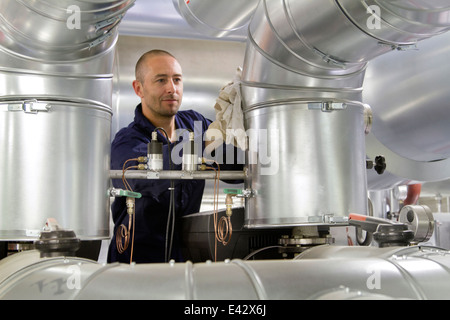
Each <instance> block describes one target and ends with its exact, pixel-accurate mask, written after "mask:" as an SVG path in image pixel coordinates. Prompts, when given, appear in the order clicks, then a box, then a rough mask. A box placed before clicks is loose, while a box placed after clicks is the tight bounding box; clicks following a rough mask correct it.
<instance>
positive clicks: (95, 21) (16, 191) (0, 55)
mask: <svg viewBox="0 0 450 320" xmlns="http://www.w3.org/2000/svg"><path fill="white" fill-rule="evenodd" d="M133 2H134V1H133V0H121V1H101V2H99V1H92V2H89V1H29V0H25V1H15V0H10V1H2V2H1V3H0V32H1V34H2V36H1V37H0V124H1V129H0V133H1V139H0V150H1V154H0V168H1V172H2V174H1V177H2V178H1V180H0V193H1V196H0V203H1V204H0V239H1V240H32V239H35V238H36V237H37V236H39V232H40V231H41V229H42V227H43V226H44V225H45V222H46V220H47V218H55V219H57V221H59V223H60V224H61V226H62V227H64V228H67V229H73V230H75V232H76V233H77V234H78V236H79V237H80V238H81V239H100V238H107V237H109V195H108V188H109V154H110V130H111V117H112V112H111V102H112V84H113V83H112V78H113V75H112V72H113V66H114V54H115V51H114V46H115V43H116V41H117V36H118V34H117V25H118V23H119V22H120V20H121V18H122V17H123V15H124V14H125V12H126V10H127V9H128V8H129V7H130V6H131V5H132V4H133Z"/></svg>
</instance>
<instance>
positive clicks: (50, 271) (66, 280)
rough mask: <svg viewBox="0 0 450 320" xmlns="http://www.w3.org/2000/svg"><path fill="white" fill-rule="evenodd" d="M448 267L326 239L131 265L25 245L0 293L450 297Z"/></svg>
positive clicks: (425, 256)
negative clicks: (281, 255)
mask: <svg viewBox="0 0 450 320" xmlns="http://www.w3.org/2000/svg"><path fill="white" fill-rule="evenodd" d="M449 270H450V254H449V252H448V251H445V250H441V249H438V248H433V247H417V246H416V247H408V248H399V247H391V248H384V249H381V248H375V247H340V246H328V245H325V246H319V247H315V248H312V249H308V250H307V251H305V252H304V253H303V254H301V255H300V256H298V259H295V260H265V261H243V260H231V261H230V260H226V261H224V262H214V263H213V262H210V261H208V262H205V263H196V264H193V263H191V262H186V263H166V264H159V263H158V264H131V265H129V264H119V263H114V264H106V265H104V264H98V263H95V262H94V261H90V260H85V259H80V258H75V257H59V258H39V252H38V251H27V252H22V253H18V254H15V255H12V256H10V257H7V258H5V259H3V260H2V261H0V299H5V300H6V299H20V300H27V299H46V300H47V299H59V300H66V299H67V300H70V299H86V300H92V299H94V300H97V299H115V300H124V299H133V300H136V299H147V300H148V299H158V300H165V299H169V300H174V299H181V300H183V299H189V300H197V299H199V300H203V299H206V300H241V299H244V300H266V299H269V300H292V299H297V300H300V299H340V300H343V299H417V300H423V299H450V287H449V286H450V273H449ZM436 283H439V285H438V286H437V285H436Z"/></svg>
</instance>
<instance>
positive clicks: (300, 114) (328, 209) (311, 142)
mask: <svg viewBox="0 0 450 320" xmlns="http://www.w3.org/2000/svg"><path fill="white" fill-rule="evenodd" d="M449 26H450V21H449V8H448V5H445V3H444V2H442V1H438V2H436V3H433V4H430V3H428V2H422V1H420V2H414V3H411V2H410V1H394V2H393V1H364V2H361V1H352V0H340V1H329V0H317V1H298V0H295V1H294V0H261V1H260V3H259V5H258V7H257V9H256V11H255V14H254V16H253V19H252V21H251V22H250V25H249V36H248V44H247V51H246V57H245V61H244V68H243V79H242V97H243V101H244V104H243V109H244V113H245V121H246V128H247V129H256V130H261V129H264V130H278V131H277V132H278V139H273V140H271V141H269V142H268V143H267V144H268V147H267V148H266V149H270V150H275V152H278V153H279V154H280V163H279V167H278V168H277V169H278V170H277V171H276V173H274V174H267V175H261V171H262V169H264V165H262V164H261V163H257V164H250V165H249V179H247V187H248V188H250V189H252V190H253V194H255V195H256V196H255V197H253V198H250V199H247V202H246V210H247V213H246V221H247V225H248V226H249V227H258V226H265V225H270V226H274V225H280V226H285V225H293V224H307V223H313V224H327V223H330V224H333V223H339V222H340V221H344V220H345V217H346V216H348V213H350V212H359V213H365V212H366V210H367V208H366V194H367V193H366V190H367V182H366V181H367V180H366V172H365V170H366V169H365V157H366V153H365V137H364V135H362V134H361V132H363V131H365V132H364V134H368V132H367V130H365V129H364V128H363V127H365V126H366V125H367V124H365V123H364V119H365V117H364V116H363V114H364V112H365V111H364V110H367V108H366V106H364V105H363V104H362V94H361V93H362V85H363V80H364V75H365V69H366V65H367V63H368V62H369V61H370V60H372V59H374V58H375V57H377V56H380V55H382V54H384V53H387V52H389V51H391V50H394V49H398V50H402V49H407V48H410V47H411V46H414V44H415V43H416V42H417V41H419V40H422V39H426V38H428V37H430V36H433V35H437V34H440V33H442V32H445V31H446V30H448V28H449ZM258 153H259V154H261V151H259V150H258V151H257V156H256V157H258ZM252 157H253V158H255V156H254V155H252ZM291 180H294V181H295V180H296V181H299V182H298V183H297V184H296V183H290V182H289V181H291ZM308 190H313V192H309V191H308ZM261 208H264V209H261ZM263 210H265V212H262V211H263Z"/></svg>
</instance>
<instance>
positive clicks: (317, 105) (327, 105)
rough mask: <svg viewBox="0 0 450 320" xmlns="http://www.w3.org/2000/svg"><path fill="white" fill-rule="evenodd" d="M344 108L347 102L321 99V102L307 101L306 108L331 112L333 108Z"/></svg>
mask: <svg viewBox="0 0 450 320" xmlns="http://www.w3.org/2000/svg"><path fill="white" fill-rule="evenodd" d="M346 108H347V104H346V103H344V102H333V101H323V102H310V103H308V109H310V110H321V111H323V112H331V111H334V110H344V109H346Z"/></svg>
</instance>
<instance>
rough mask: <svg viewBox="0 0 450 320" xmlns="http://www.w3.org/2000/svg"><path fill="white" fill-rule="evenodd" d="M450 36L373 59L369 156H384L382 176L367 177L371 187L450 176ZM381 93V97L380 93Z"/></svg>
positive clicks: (366, 95) (368, 84)
mask: <svg viewBox="0 0 450 320" xmlns="http://www.w3.org/2000/svg"><path fill="white" fill-rule="evenodd" d="M449 56H450V33H448V32H447V33H444V34H441V35H438V36H436V37H433V38H430V39H426V40H424V41H421V42H420V43H419V44H418V45H417V48H410V49H409V50H406V51H394V52H391V53H388V54H386V55H383V56H381V57H378V58H376V59H374V60H373V61H371V62H370V63H369V65H368V67H367V71H366V77H365V79H364V91H363V100H364V102H365V103H368V104H369V105H370V106H371V107H372V111H373V127H372V131H371V133H370V134H369V135H368V136H367V139H366V145H367V154H368V155H369V156H370V157H373V156H375V155H378V154H383V155H384V156H385V158H386V163H387V165H388V166H387V168H386V172H385V173H384V174H383V175H377V174H376V173H374V172H372V173H371V175H369V176H368V186H369V189H373V190H376V189H387V188H391V187H392V186H395V185H398V184H401V183H406V184H408V183H410V182H411V180H413V181H427V182H430V181H440V180H445V179H448V178H450V140H449V139H448V137H449V136H450V127H449V125H448V124H449V123H450V114H449V112H448V110H449V108H450V103H449V101H450V90H449V89H450V87H449V84H448V81H447V80H446V75H447V74H448V72H450V67H449V64H448V57H449ZM380 92H382V94H380Z"/></svg>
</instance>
